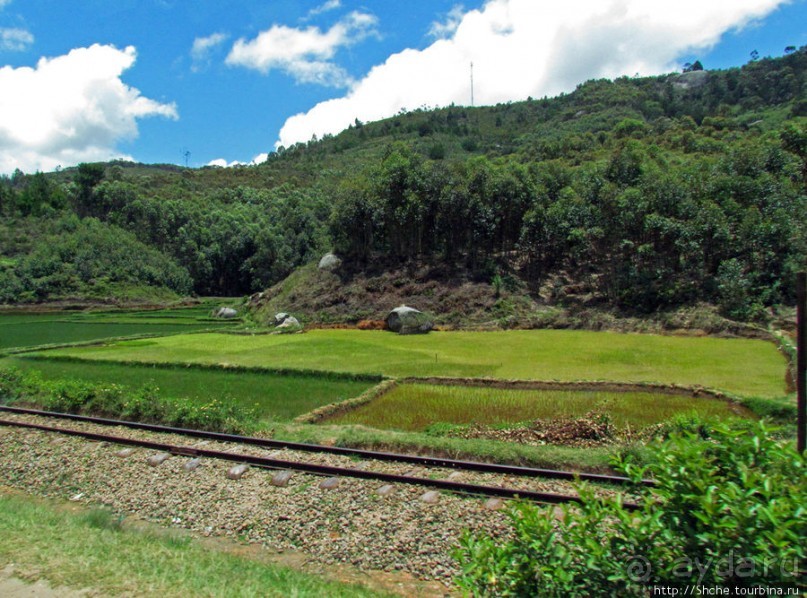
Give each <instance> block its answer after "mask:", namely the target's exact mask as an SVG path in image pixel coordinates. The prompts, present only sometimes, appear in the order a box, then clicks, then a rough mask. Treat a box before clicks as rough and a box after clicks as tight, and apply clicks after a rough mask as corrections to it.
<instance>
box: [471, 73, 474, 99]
mask: <svg viewBox="0 0 807 598" xmlns="http://www.w3.org/2000/svg"><path fill="white" fill-rule="evenodd" d="M473 106H474V63H473V62H472V63H471V108H473Z"/></svg>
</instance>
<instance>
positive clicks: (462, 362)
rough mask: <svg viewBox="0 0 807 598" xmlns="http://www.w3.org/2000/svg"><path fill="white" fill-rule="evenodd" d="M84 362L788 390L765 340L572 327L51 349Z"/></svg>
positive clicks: (769, 393) (320, 333)
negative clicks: (188, 364) (226, 365)
mask: <svg viewBox="0 0 807 598" xmlns="http://www.w3.org/2000/svg"><path fill="white" fill-rule="evenodd" d="M48 354H49V355H55V356H70V357H73V358H81V359H86V360H98V361H120V362H145V363H195V364H231V365H239V366H245V367H267V366H271V367H275V368H287V369H296V370H309V371H310V370H316V371H333V372H349V373H372V374H382V375H385V376H390V377H409V376H412V377H428V376H445V377H471V378H481V377H489V378H499V379H522V380H567V381H571V380H609V381H620V382H658V383H663V384H682V385H700V386H705V387H710V388H716V389H720V390H724V391H728V392H730V393H734V394H737V395H741V396H759V397H776V396H781V395H783V394H785V369H786V363H785V359H784V358H783V357H782V356H781V355H780V354H779V352H778V351H777V350H776V348H775V347H774V345H773V344H772V343H769V342H765V341H761V340H749V339H724V338H707V337H698V338H696V337H678V336H655V335H642V334H618V333H612V332H588V331H569V330H516V331H502V332H442V333H433V334H429V335H426V336H398V335H394V334H390V333H388V332H382V331H358V330H312V331H309V332H307V333H305V334H297V335H277V336H235V335H226V334H220V333H201V334H193V335H176V336H168V337H162V338H153V339H142V340H132V341H122V342H116V343H111V344H109V345H105V346H93V347H76V348H68V349H58V350H54V351H49V352H48Z"/></svg>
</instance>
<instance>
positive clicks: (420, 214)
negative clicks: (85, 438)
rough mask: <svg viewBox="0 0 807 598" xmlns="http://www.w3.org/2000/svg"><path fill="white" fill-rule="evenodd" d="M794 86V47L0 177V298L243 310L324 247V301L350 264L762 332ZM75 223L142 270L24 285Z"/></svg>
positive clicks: (787, 242) (800, 229)
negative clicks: (329, 282) (157, 299)
mask: <svg viewBox="0 0 807 598" xmlns="http://www.w3.org/2000/svg"><path fill="white" fill-rule="evenodd" d="M805 67H807V48H801V49H799V50H797V51H795V52H792V53H790V54H788V55H786V56H783V57H781V58H776V59H761V60H757V61H754V62H751V63H749V64H747V65H745V66H744V67H742V68H734V69H729V70H726V71H711V72H710V71H696V72H688V73H684V74H673V75H664V76H660V77H646V78H635V79H632V78H621V79H618V80H616V81H605V80H600V81H589V82H586V83H584V84H582V85H580V86H579V87H578V89H577V90H575V91H574V92H573V93H570V94H568V95H563V96H560V97H557V98H551V99H549V98H544V99H528V100H527V101H525V102H518V103H512V104H503V105H498V106H493V107H484V108H465V107H457V106H451V107H447V108H443V109H439V110H426V109H418V110H415V111H413V112H408V113H402V114H400V115H398V116H396V117H394V118H391V119H386V120H384V121H380V122H377V123H368V124H364V123H360V122H358V121H357V122H356V123H355V125H354V126H353V127H351V128H350V129H349V130H347V131H344V132H343V133H341V134H339V135H337V136H327V137H326V138H324V139H322V140H318V141H313V140H312V141H311V142H309V143H307V144H297V145H295V146H294V147H291V148H282V149H281V150H280V151H278V152H276V153H273V154H271V157H270V160H269V161H268V162H267V163H265V164H262V165H259V166H254V167H238V168H233V169H219V168H202V169H198V170H192V169H186V168H179V167H171V166H160V167H146V166H143V165H137V164H126V163H115V164H107V165H103V164H85V165H81V166H79V167H78V168H76V169H67V170H65V171H62V172H59V173H52V174H48V175H43V174H34V175H24V174H22V173H19V172H18V173H15V174H14V175H13V176H12V177H10V178H4V179H3V180H1V181H0V227H2V228H3V232H6V233H8V234H3V235H0V300H2V301H6V302H11V303H16V302H22V301H42V300H49V299H52V298H54V297H60V296H66V295H80V294H91V293H92V292H94V289H96V288H97V284H98V281H99V280H100V279H101V278H103V277H104V276H106V277H108V278H109V282H108V283H107V284H109V285H112V288H111V290H110V291H109V292H110V293H112V294H114V293H118V292H123V291H122V290H120V289H121V287H118V286H114V285H117V284H121V285H124V284H125V285H134V286H135V287H139V286H149V287H151V288H163V289H169V290H170V291H172V292H176V293H184V292H187V291H189V290H190V291H193V292H195V293H197V294H215V295H243V294H247V293H251V292H255V291H258V290H261V289H264V288H266V287H268V286H271V285H273V284H275V283H277V282H279V281H281V280H283V279H284V278H285V277H286V276H287V275H288V274H290V273H291V272H293V271H294V269H295V268H296V267H297V266H299V265H301V264H304V263H308V262H310V261H312V260H313V259H315V258H316V257H318V256H319V255H320V254H321V253H322V252H324V251H325V250H326V249H329V248H332V247H335V248H336V249H337V250H338V251H339V252H340V253H342V254H343V256H344V257H345V258H347V260H348V263H347V264H346V266H345V272H344V274H343V278H344V280H343V282H347V281H349V279H350V278H351V276H353V275H354V274H357V273H358V274H361V273H362V272H363V270H364V269H365V266H366V264H370V263H371V264H373V265H375V266H378V267H381V268H382V269H389V268H395V267H398V266H399V265H400V264H401V262H408V263H413V262H414V263H427V264H435V263H438V264H440V265H441V267H442V268H444V269H445V270H447V273H446V272H444V273H443V274H440V275H434V276H433V277H432V279H433V280H436V281H438V282H442V281H445V280H447V279H450V278H452V277H454V278H457V279H461V280H470V281H472V282H475V283H476V284H484V285H490V287H491V288H492V289H493V291H494V293H495V294H496V296H497V298H498V296H499V295H500V294H501V293H502V292H503V291H506V292H511V293H514V294H515V295H516V296H517V297H523V298H525V301H527V302H529V301H533V300H534V301H537V302H539V303H549V304H562V303H564V302H568V301H570V300H572V299H574V300H577V301H581V302H583V303H584V304H586V305H592V306H600V307H603V306H604V307H610V308H618V309H620V310H623V311H628V312H632V313H639V314H644V313H648V312H654V311H655V310H657V309H659V308H662V307H665V306H671V307H675V306H681V305H693V304H696V303H697V302H699V301H706V302H710V303H714V304H717V305H719V306H720V309H721V310H722V313H723V314H724V315H727V316H729V317H731V318H735V319H742V320H748V319H753V318H762V317H764V316H765V313H766V310H765V308H767V307H770V306H776V305H778V304H782V303H784V304H788V303H792V300H793V281H792V274H793V272H794V271H795V270H797V269H799V268H801V267H803V265H804V257H803V256H804V255H805V253H807V241H805V226H804V223H805V222H807V213H805V210H807V208H805V201H804V198H805V188H804V185H805V176H807V161H806V160H807V141H805V140H807V128H806V127H807V125H805V122H807V118H806V117H805V115H807V105H805V101H804V99H803V98H804V97H805V85H806V84H805ZM74 215H75V216H74ZM75 217H78V218H79V219H80V224H79V225H77V228H76V232H71V231H64V230H60V231H59V232H58V236H59V238H60V239H61V238H65V239H66V238H69V237H71V235H74V236H75V235H78V237H77V238H81V239H87V240H88V241H89V242H90V243H92V244H99V245H100V246H101V247H104V245H103V243H102V240H103V238H105V237H114V238H122V239H124V241H123V243H122V244H123V245H124V246H128V249H127V250H126V251H125V252H124V251H122V253H127V254H130V255H143V256H145V257H144V258H143V260H141V261H143V262H146V263H147V264H148V267H140V266H135V265H133V264H130V263H126V262H122V261H121V260H117V259H116V258H114V255H115V254H114V253H113V254H112V256H110V259H107V255H106V252H104V251H99V252H94V253H93V252H90V253H89V254H85V253H81V252H76V251H71V249H70V243H68V242H67V241H65V243H66V244H67V245H68V247H67V248H61V249H60V250H59V251H55V250H54V251H50V250H48V251H47V252H46V253H47V256H46V257H48V258H49V260H50V262H48V263H49V264H50V266H49V268H48V269H46V271H39V270H36V269H35V268H34V267H33V264H34V263H36V260H33V259H32V257H31V256H32V254H33V253H34V252H36V251H40V252H43V251H45V250H44V249H41V248H40V246H41V245H42V242H41V241H42V240H43V239H45V238H48V239H50V238H51V237H49V236H48V235H49V234H50V233H51V231H54V230H55V229H54V227H55V226H56V224H55V223H59V222H68V223H69V222H73V221H74V219H75ZM92 219H96V220H97V222H96V221H95V220H92ZM61 226H62V227H63V228H64V227H65V226H67V225H65V224H62V225H61ZM115 227H117V228H115ZM85 228H87V229H88V230H89V231H90V232H82V231H83V230H84V229H85ZM118 229H122V230H125V231H128V232H130V233H133V234H134V235H136V238H137V241H136V242H138V243H143V244H145V245H147V246H148V247H149V248H150V249H149V250H148V251H147V252H144V251H142V250H141V248H140V247H139V246H134V245H132V243H135V240H134V239H131V243H130V240H129V239H128V238H127V237H126V236H125V235H121V233H120V231H119V230H118ZM12 231H13V234H12ZM42 231H44V232H42ZM82 234H83V235H84V237H81V235H82ZM88 235H89V237H88ZM92 235H95V236H92ZM54 242H55V243H56V244H59V241H58V240H56V239H54ZM154 252H157V253H154ZM101 272H103V273H104V275H103V276H102V275H100V274H99V273H101ZM484 309H488V308H487V307H485V308H484ZM490 309H493V307H491V308H490Z"/></svg>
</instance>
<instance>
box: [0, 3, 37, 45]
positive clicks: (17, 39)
mask: <svg viewBox="0 0 807 598" xmlns="http://www.w3.org/2000/svg"><path fill="white" fill-rule="evenodd" d="M1 7H2V4H0V8H1ZM33 43H34V36H33V34H32V33H31V32H30V31H26V30H25V29H18V28H16V27H6V28H0V51H7V52H22V51H23V50H27V49H28V48H29V47H30V46H31V44H33Z"/></svg>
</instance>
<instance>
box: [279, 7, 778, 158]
mask: <svg viewBox="0 0 807 598" xmlns="http://www.w3.org/2000/svg"><path fill="white" fill-rule="evenodd" d="M785 1H786V0H720V1H714V2H704V1H703V0H675V1H672V0H567V1H566V2H549V1H547V0H540V1H539V0H489V1H488V2H487V3H486V4H485V5H484V6H483V7H482V8H481V9H479V10H472V11H469V12H466V13H465V14H464V15H462V18H461V20H460V21H459V23H458V24H457V26H456V28H455V29H454V32H453V34H452V35H451V37H450V38H446V39H438V40H436V41H435V42H434V43H433V44H432V45H430V46H428V47H427V48H425V49H423V50H413V49H406V50H403V51H402V52H399V53H397V54H393V55H392V56H390V57H389V58H387V60H386V61H385V62H384V63H383V64H379V65H376V66H375V67H373V68H372V69H371V70H370V72H369V73H368V74H367V75H366V76H365V77H364V78H363V79H362V80H360V81H358V82H356V83H355V84H354V85H353V86H352V87H351V88H350V90H349V92H348V93H347V94H346V95H345V96H344V97H342V98H337V99H333V100H328V101H325V102H322V103H320V104H317V105H316V106H314V107H313V108H312V109H311V110H309V111H308V112H306V113H301V114H297V115H295V116H292V117H291V118H289V119H287V120H286V122H285V124H284V125H283V127H282V129H281V131H280V135H279V140H278V142H277V146H280V145H284V146H289V145H291V144H294V143H296V142H299V141H307V140H309V139H311V136H312V135H314V134H316V135H318V136H322V135H323V134H325V133H337V132H339V131H341V130H342V129H344V128H345V127H347V126H348V125H349V124H350V123H352V122H353V121H354V119H356V118H359V119H361V120H365V121H367V120H378V119H381V118H386V117H389V116H392V115H394V114H396V113H397V112H399V111H400V110H401V109H402V108H410V109H411V108H417V107H420V106H423V105H430V106H445V105H448V104H451V103H452V102H453V103H456V104H468V103H469V102H470V95H471V93H470V81H469V79H470V77H469V66H470V63H471V62H473V64H474V84H475V85H474V98H475V103H477V104H495V103H498V102H506V101H511V100H523V99H526V98H527V97H528V96H533V97H542V96H545V95H548V96H552V95H555V94H558V93H560V92H564V91H570V90H572V89H574V87H575V85H577V84H578V83H580V82H583V81H586V80H588V79H591V78H599V77H616V76H621V75H633V74H634V73H640V74H642V75H649V74H656V73H662V72H668V71H670V70H673V69H674V68H675V67H676V59H677V58H678V57H680V56H681V55H683V54H685V53H689V52H693V51H698V50H701V51H702V50H705V49H706V48H709V47H710V46H712V45H713V44H715V43H716V42H717V41H718V40H719V39H720V36H721V35H722V34H723V33H725V32H726V31H729V30H732V29H738V28H741V27H744V26H746V25H748V24H749V23H751V22H753V20H754V19H759V18H762V17H764V16H765V15H767V14H768V13H770V12H771V11H772V10H774V9H775V8H776V7H777V6H779V5H781V4H783V3H784V2H785ZM456 18H459V15H458V14H457V15H456ZM449 22H450V19H449ZM452 27H453V25H452ZM432 29H433V30H434V27H433V28H432ZM706 66H707V67H708V65H706Z"/></svg>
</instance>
